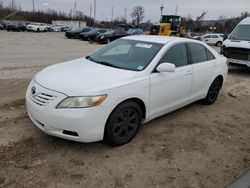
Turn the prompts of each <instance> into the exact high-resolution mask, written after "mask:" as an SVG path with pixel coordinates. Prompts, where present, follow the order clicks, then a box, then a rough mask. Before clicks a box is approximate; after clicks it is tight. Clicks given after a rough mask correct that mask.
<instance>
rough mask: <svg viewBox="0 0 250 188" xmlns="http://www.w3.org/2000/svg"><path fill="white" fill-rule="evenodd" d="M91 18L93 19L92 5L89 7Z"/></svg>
mask: <svg viewBox="0 0 250 188" xmlns="http://www.w3.org/2000/svg"><path fill="white" fill-rule="evenodd" d="M89 17H90V18H91V17H92V4H90V6H89Z"/></svg>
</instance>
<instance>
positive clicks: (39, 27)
mask: <svg viewBox="0 0 250 188" xmlns="http://www.w3.org/2000/svg"><path fill="white" fill-rule="evenodd" d="M27 30H28V31H34V32H45V31H46V24H45V23H30V24H29V25H28V26H27Z"/></svg>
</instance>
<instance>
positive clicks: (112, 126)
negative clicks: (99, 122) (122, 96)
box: [104, 101, 142, 146]
mask: <svg viewBox="0 0 250 188" xmlns="http://www.w3.org/2000/svg"><path fill="white" fill-rule="evenodd" d="M141 122H142V110H141V108H140V106H139V105H138V104H137V103H135V102H133V101H128V102H124V103H122V104H120V105H119V106H118V107H116V108H115V110H114V111H113V112H112V113H111V115H110V116H109V118H108V121H107V124H106V127H105V133H104V140H105V141H106V142H107V143H108V144H109V145H112V146H120V145H123V144H126V143H128V142H129V141H130V140H132V139H133V138H134V137H135V135H136V134H137V132H138V130H139V127H140V125H141Z"/></svg>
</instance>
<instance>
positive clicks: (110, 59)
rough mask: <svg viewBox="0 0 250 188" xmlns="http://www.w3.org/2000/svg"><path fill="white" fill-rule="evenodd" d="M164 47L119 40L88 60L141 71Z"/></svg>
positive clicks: (156, 44) (155, 44)
mask: <svg viewBox="0 0 250 188" xmlns="http://www.w3.org/2000/svg"><path fill="white" fill-rule="evenodd" d="M162 46H163V44H159V43H151V42H144V41H136V40H127V39H119V40H116V41H114V42H112V43H110V44H108V45H106V46H105V47H103V48H101V49H100V50H98V51H97V52H95V53H94V54H92V55H90V56H87V57H86V58H87V59H89V60H90V61H93V62H96V63H99V64H103V65H106V66H111V67H115V68H119V69H126V70H133V71H141V70H143V69H145V68H146V67H147V66H148V65H149V63H150V62H151V61H152V60H153V58H154V57H155V55H156V54H157V53H158V52H159V50H160V49H161V48H162Z"/></svg>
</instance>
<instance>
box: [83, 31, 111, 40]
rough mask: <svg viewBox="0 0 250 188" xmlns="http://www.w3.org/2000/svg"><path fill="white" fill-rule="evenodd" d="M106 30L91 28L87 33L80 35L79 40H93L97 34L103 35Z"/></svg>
mask: <svg viewBox="0 0 250 188" xmlns="http://www.w3.org/2000/svg"><path fill="white" fill-rule="evenodd" d="M106 31H107V29H99V28H93V29H91V30H90V31H89V32H83V33H80V35H79V38H80V39H81V40H88V41H91V40H95V39H96V37H97V36H98V35H99V34H102V33H105V32H106Z"/></svg>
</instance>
